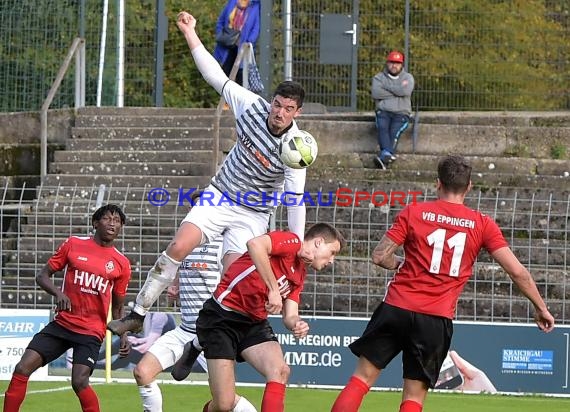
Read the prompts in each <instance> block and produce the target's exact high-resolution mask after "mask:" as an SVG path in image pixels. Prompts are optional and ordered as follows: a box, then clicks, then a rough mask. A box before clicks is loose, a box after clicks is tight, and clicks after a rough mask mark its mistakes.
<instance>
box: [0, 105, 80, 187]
mask: <svg viewBox="0 0 570 412" xmlns="http://www.w3.org/2000/svg"><path fill="white" fill-rule="evenodd" d="M74 120H75V112H74V110H73V109H62V110H50V111H49V112H48V153H49V154H50V156H51V154H52V153H53V150H55V149H58V148H62V147H63V146H65V142H66V140H67V139H68V138H69V136H71V127H72V126H73V123H74ZM40 134H41V132H40V113H39V112H23V113H0V175H1V176H20V175H39V174H40V150H41V148H40Z"/></svg>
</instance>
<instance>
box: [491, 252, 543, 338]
mask: <svg viewBox="0 0 570 412" xmlns="http://www.w3.org/2000/svg"><path fill="white" fill-rule="evenodd" d="M491 256H492V257H493V259H495V260H496V261H497V262H498V263H499V265H501V267H502V268H503V269H504V270H505V272H507V274H508V275H509V276H510V278H511V279H512V281H513V282H514V283H515V284H516V285H517V286H518V287H519V289H520V290H521V292H522V294H523V295H525V296H526V297H527V298H528V300H530V301H531V302H532V304H533V305H534V309H535V314H534V319H535V321H536V324H537V325H538V327H539V328H540V329H541V330H542V331H544V332H550V331H551V330H552V329H554V317H553V316H552V314H551V313H550V312H549V310H548V308H547V307H546V303H544V300H543V299H542V297H541V296H540V293H539V292H538V288H537V287H536V283H535V282H534V279H533V278H532V276H531V274H530V272H529V271H528V270H527V269H526V268H525V267H524V266H523V265H522V264H521V263H520V262H519V260H518V259H517V257H516V256H515V255H514V253H513V252H512V250H511V249H510V248H508V247H503V248H500V249H497V250H495V251H494V252H493V253H491Z"/></svg>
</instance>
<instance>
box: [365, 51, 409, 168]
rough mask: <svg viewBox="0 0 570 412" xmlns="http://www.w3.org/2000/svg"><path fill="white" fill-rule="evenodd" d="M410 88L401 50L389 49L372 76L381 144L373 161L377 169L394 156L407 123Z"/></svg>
mask: <svg viewBox="0 0 570 412" xmlns="http://www.w3.org/2000/svg"><path fill="white" fill-rule="evenodd" d="M413 90H414V76H412V75H411V74H410V73H408V72H407V71H406V70H405V69H404V54H403V53H401V52H399V51H396V50H394V51H392V52H390V54H388V57H387V59H386V65H385V66H384V69H383V70H382V71H381V72H380V73H378V74H376V75H375V76H374V77H373V78H372V98H373V99H374V103H375V111H376V127H377V129H378V144H379V146H380V153H379V154H378V156H376V158H375V159H374V162H375V163H376V166H378V168H380V169H386V168H387V167H388V165H389V164H390V163H391V162H393V161H394V160H396V156H395V152H396V146H397V142H398V139H399V137H400V135H401V134H402V133H403V132H404V130H406V129H407V128H408V125H409V124H410V115H411V114H412V91H413Z"/></svg>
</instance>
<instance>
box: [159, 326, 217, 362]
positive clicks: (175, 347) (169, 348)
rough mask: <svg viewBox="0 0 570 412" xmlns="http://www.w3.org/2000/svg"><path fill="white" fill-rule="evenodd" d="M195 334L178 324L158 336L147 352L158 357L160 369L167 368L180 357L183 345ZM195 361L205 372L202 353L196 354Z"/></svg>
mask: <svg viewBox="0 0 570 412" xmlns="http://www.w3.org/2000/svg"><path fill="white" fill-rule="evenodd" d="M195 336H196V334H194V333H190V332H186V331H185V330H183V329H182V328H180V326H177V327H176V328H174V329H172V330H170V331H168V332H166V333H165V334H164V335H162V336H161V337H160V338H158V339H157V340H156V341H155V342H154V343H153V344H152V345H151V347H150V348H149V349H148V352H150V353H152V354H153V355H154V356H155V357H156V359H158V362H159V363H160V366H162V370H164V369H167V368H169V367H171V366H172V365H174V364H175V363H176V361H177V360H178V359H180V357H181V356H182V352H183V351H184V345H185V344H186V343H187V342H190V341H191V340H192V339H194V337H195ZM197 362H198V363H199V364H200V366H201V367H202V368H203V369H204V370H205V371H206V372H207V371H208V366H207V365H206V359H205V358H204V355H203V354H202V353H201V354H200V356H198V360H197Z"/></svg>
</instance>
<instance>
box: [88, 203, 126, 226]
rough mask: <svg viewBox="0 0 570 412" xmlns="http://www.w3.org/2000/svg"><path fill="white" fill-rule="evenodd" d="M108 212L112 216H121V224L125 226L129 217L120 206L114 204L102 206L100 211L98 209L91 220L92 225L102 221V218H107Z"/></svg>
mask: <svg viewBox="0 0 570 412" xmlns="http://www.w3.org/2000/svg"><path fill="white" fill-rule="evenodd" d="M107 212H109V213H111V214H112V215H119V217H120V218H121V224H122V225H124V224H125V222H126V220H127V217H126V216H125V214H124V213H123V211H122V210H121V208H120V207H119V206H117V205H113V204H108V205H105V206H101V207H100V208H99V209H97V210H96V211H95V213H93V217H92V218H91V223H95V222H98V221H99V220H101V218H102V217H103V216H105V214H107Z"/></svg>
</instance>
